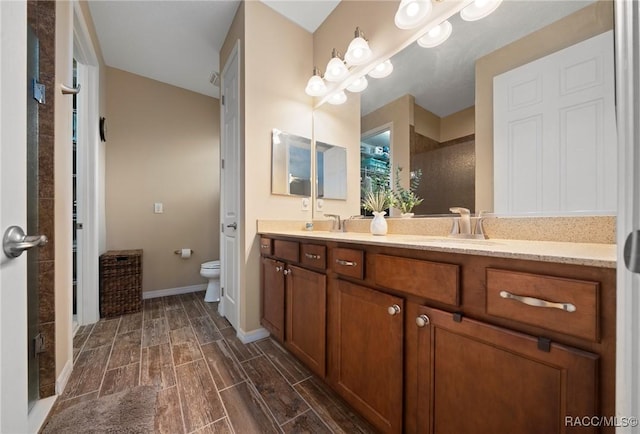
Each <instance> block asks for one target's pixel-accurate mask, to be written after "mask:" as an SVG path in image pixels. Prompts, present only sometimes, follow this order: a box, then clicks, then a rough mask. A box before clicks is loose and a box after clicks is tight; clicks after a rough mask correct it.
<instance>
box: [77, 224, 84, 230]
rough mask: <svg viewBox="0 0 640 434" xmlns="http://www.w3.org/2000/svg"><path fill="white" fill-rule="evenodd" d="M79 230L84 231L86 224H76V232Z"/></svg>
mask: <svg viewBox="0 0 640 434" xmlns="http://www.w3.org/2000/svg"><path fill="white" fill-rule="evenodd" d="M79 229H84V224H82V223H76V230H79Z"/></svg>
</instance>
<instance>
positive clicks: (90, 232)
mask: <svg viewBox="0 0 640 434" xmlns="http://www.w3.org/2000/svg"><path fill="white" fill-rule="evenodd" d="M73 56H74V58H75V59H76V61H77V62H78V83H80V85H81V91H80V93H78V96H77V98H78V100H77V103H78V108H81V107H82V108H85V109H83V110H82V111H81V110H78V117H77V128H78V137H77V144H78V146H77V161H76V164H77V172H78V174H77V188H78V190H77V193H76V194H77V197H78V207H77V212H78V219H79V220H78V221H79V222H81V223H83V225H84V227H83V229H82V230H81V231H79V232H78V238H77V252H78V253H77V258H78V260H79V262H78V268H77V276H78V281H77V288H78V289H77V320H78V325H85V324H92V323H95V322H97V321H98V320H99V319H100V312H99V305H98V301H99V300H98V286H99V285H98V275H99V271H98V257H99V255H100V224H101V221H102V220H103V219H101V214H100V209H103V210H104V206H102V207H101V206H100V205H101V203H102V205H104V204H103V201H104V194H102V188H101V186H104V182H101V179H102V178H101V177H104V173H103V172H101V171H100V167H101V165H100V146H101V142H100V136H99V132H98V118H99V95H100V91H99V89H100V88H99V85H100V84H99V80H100V74H99V62H98V56H97V55H96V52H95V49H94V47H93V43H92V41H91V36H90V33H89V29H88V26H87V23H86V21H85V19H84V15H83V13H82V9H81V7H80V3H79V2H78V1H77V0H74V2H73ZM69 299H70V300H71V299H72V298H71V297H70V298H69ZM70 320H72V319H70ZM72 338H73V336H70V339H72Z"/></svg>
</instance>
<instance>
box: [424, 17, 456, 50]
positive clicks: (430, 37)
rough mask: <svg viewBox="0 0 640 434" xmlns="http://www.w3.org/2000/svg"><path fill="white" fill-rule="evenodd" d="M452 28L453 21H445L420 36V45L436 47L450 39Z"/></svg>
mask: <svg viewBox="0 0 640 434" xmlns="http://www.w3.org/2000/svg"><path fill="white" fill-rule="evenodd" d="M452 30H453V27H452V26H451V23H450V22H449V21H444V22H442V23H440V24H439V25H437V26H436V27H434V28H433V29H431V30H429V31H428V32H427V33H426V34H424V35H423V36H422V37H420V39H418V45H420V46H421V47H424V48H433V47H436V46H438V45H440V44H442V43H443V42H444V41H446V40H447V39H449V36H451V31H452Z"/></svg>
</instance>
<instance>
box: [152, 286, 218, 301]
mask: <svg viewBox="0 0 640 434" xmlns="http://www.w3.org/2000/svg"><path fill="white" fill-rule="evenodd" d="M205 289H207V284H206V283H203V284H201V285H191V286H182V287H180V288H167V289H156V290H155V291H143V292H142V298H143V299H144V300H146V299H148V298H158V297H166V296H168V295H178V294H188V293H190V292H198V291H204V290H205Z"/></svg>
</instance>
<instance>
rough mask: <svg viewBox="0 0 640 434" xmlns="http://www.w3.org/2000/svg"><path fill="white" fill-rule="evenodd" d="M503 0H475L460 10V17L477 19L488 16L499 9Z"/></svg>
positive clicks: (467, 19) (466, 19) (468, 19)
mask: <svg viewBox="0 0 640 434" xmlns="http://www.w3.org/2000/svg"><path fill="white" fill-rule="evenodd" d="M501 3H502V0H475V1H474V2H473V3H471V4H470V5H469V6H467V7H465V8H464V9H462V10H461V11H460V18H462V19H463V20H465V21H476V20H479V19H482V18H484V17H486V16H487V15H489V14H491V13H492V12H493V11H495V10H496V9H498V6H500V4H501Z"/></svg>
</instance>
